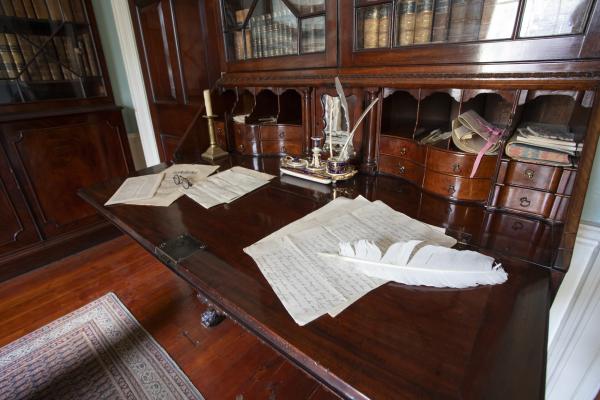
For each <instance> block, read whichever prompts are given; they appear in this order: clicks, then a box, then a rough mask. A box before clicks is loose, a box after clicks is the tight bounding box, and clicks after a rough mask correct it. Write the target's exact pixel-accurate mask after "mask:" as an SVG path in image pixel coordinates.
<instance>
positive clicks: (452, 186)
mask: <svg viewBox="0 0 600 400" xmlns="http://www.w3.org/2000/svg"><path fill="white" fill-rule="evenodd" d="M454 193H456V187H455V186H454V185H448V194H449V195H450V196H452V195H453V194H454Z"/></svg>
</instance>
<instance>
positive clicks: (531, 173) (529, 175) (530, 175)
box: [525, 168, 535, 181]
mask: <svg viewBox="0 0 600 400" xmlns="http://www.w3.org/2000/svg"><path fill="white" fill-rule="evenodd" d="M525 176H526V177H527V179H529V180H530V181H532V180H533V177H534V176H535V171H534V170H532V169H529V168H527V169H526V170H525Z"/></svg>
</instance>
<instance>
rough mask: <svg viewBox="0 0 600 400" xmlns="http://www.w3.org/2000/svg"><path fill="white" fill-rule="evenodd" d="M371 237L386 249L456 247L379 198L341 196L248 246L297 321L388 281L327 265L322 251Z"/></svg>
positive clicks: (336, 309)
mask: <svg viewBox="0 0 600 400" xmlns="http://www.w3.org/2000/svg"><path fill="white" fill-rule="evenodd" d="M364 238H369V239H370V240H372V241H373V242H374V243H376V244H377V245H378V246H379V247H381V248H383V249H385V248H388V247H389V246H390V245H391V244H393V243H395V242H399V241H407V240H411V239H415V240H425V241H428V242H429V243H433V244H437V245H440V246H444V247H452V246H454V245H455V244H456V240H455V239H453V238H451V237H449V236H447V235H445V234H444V233H443V230H441V229H440V228H437V227H433V226H430V225H427V224H424V223H422V222H420V221H417V220H414V219H412V218H410V217H408V216H407V215H404V214H402V213H400V212H397V211H395V210H393V209H392V208H390V207H389V206H387V205H386V204H384V203H383V202H381V201H376V202H370V201H368V200H367V199H365V198H363V197H360V196H359V197H358V198H356V199H354V200H350V199H346V198H343V197H340V198H338V199H336V200H334V201H332V202H330V203H329V204H327V205H326V206H324V207H322V208H320V209H319V210H317V211H315V212H313V213H311V214H309V215H307V216H306V217H304V218H302V219H300V220H298V221H296V222H294V223H292V224H290V225H287V226H286V227H284V228H282V229H280V230H279V231H277V232H275V233H273V234H271V235H269V236H267V237H266V238H264V239H262V240H261V241H259V242H257V243H255V244H253V245H252V246H250V247H247V248H245V249H244V251H245V252H246V253H247V254H248V255H250V256H251V257H252V258H253V259H254V261H255V262H256V264H257V265H258V267H259V269H260V270H261V272H262V274H263V275H264V276H265V278H266V279H267V281H268V282H269V284H270V285H271V287H272V288H273V290H274V292H275V294H276V295H277V296H278V297H279V299H280V300H281V302H282V304H283V305H284V307H285V308H286V310H287V311H288V312H289V313H290V315H291V316H292V318H293V319H294V321H296V323H298V324H299V325H305V324H307V323H308V322H310V321H312V320H314V319H316V318H318V317H320V316H321V315H324V314H329V315H331V316H336V315H338V314H339V313H340V312H342V311H343V310H344V309H345V308H346V307H348V306H349V305H350V304H352V303H353V302H355V301H356V300H358V299H360V298H361V297H362V296H364V295H365V294H367V293H368V292H370V291H371V290H373V289H375V288H377V287H379V286H380V285H382V284H384V283H386V282H387V281H386V280H384V279H377V278H373V277H370V276H368V275H365V274H364V273H361V272H360V271H353V270H350V269H347V268H340V267H338V266H331V265H328V263H327V262H325V261H324V260H323V259H322V258H321V257H320V256H319V253H334V252H337V250H338V246H339V243H340V242H344V241H347V242H351V241H356V240H360V239H364Z"/></svg>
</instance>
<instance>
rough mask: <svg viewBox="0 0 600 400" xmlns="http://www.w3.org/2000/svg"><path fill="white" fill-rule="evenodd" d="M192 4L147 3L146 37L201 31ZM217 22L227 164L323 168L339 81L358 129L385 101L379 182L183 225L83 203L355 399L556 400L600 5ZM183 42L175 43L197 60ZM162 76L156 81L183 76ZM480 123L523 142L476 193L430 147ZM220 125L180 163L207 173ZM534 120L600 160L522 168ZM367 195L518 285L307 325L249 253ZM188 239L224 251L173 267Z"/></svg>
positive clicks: (377, 119)
mask: <svg viewBox="0 0 600 400" xmlns="http://www.w3.org/2000/svg"><path fill="white" fill-rule="evenodd" d="M188 3H189V2H186V1H181V2H179V1H178V2H171V1H137V2H135V1H132V2H131V4H132V10H134V11H135V13H136V14H134V15H137V16H138V17H137V18H138V21H139V20H140V18H141V17H140V16H144V15H146V16H148V15H151V14H152V13H155V14H157V15H159V14H160V15H163V14H164V15H167V16H174V17H173V18H172V19H168V18H167V20H169V21H175V25H176V26H177V27H178V29H177V30H175V31H177V32H182V31H184V29H183V28H184V27H185V24H184V23H183V22H182V20H178V17H177V15H178V7H179V6H180V4H188ZM178 4H179V5H178ZM189 4H191V3H189ZM189 4H188V5H189ZM181 7H183V6H181ZM161 13H162V14H161ZM200 13H201V16H202V17H201V21H202V24H201V27H202V29H203V30H204V35H205V37H208V38H211V42H210V44H208V43H205V45H206V46H214V47H215V49H214V52H209V54H212V57H211V58H210V59H209V60H208V61H209V63H210V64H211V66H212V67H214V65H215V64H216V63H218V65H219V67H220V70H221V76H220V77H219V78H218V79H216V80H215V84H214V87H213V91H212V100H213V101H212V102H213V110H214V112H215V114H217V115H218V118H217V120H216V122H215V124H216V133H217V138H218V141H219V143H220V145H221V146H222V147H224V148H226V149H228V150H229V152H230V153H231V154H230V156H229V157H228V158H225V159H224V160H221V161H219V164H220V165H221V166H222V167H223V168H227V167H229V166H231V165H243V166H246V167H249V168H255V169H259V170H264V171H267V172H271V173H275V174H277V173H278V165H279V157H281V156H282V155H286V154H292V155H302V154H307V153H308V151H309V146H310V138H311V137H313V136H323V135H324V132H325V130H326V126H325V125H326V118H325V110H324V104H325V99H326V98H327V97H326V96H333V97H335V96H336V93H335V89H334V88H333V79H334V77H336V76H339V77H340V79H341V81H342V83H343V85H344V90H345V92H346V93H345V94H346V96H347V98H348V104H349V109H348V113H349V116H350V119H351V120H352V121H355V120H356V118H357V117H358V116H359V115H360V113H361V112H362V111H363V110H364V108H365V107H366V106H367V105H368V104H369V103H370V102H371V101H372V100H374V99H375V98H378V99H379V101H378V103H377V105H376V106H375V108H374V111H373V113H371V114H370V115H369V117H368V118H367V119H366V120H365V121H364V123H363V124H362V126H361V128H360V129H359V131H358V133H357V135H356V136H355V137H354V140H353V143H352V144H353V148H354V157H353V161H354V162H355V163H356V164H357V165H358V166H359V167H360V170H361V174H359V176H357V177H356V178H355V179H354V180H352V181H350V182H348V183H345V184H341V185H338V186H336V187H329V186H322V185H318V184H309V183H307V182H305V181H301V180H298V179H295V178H291V177H279V178H277V179H275V180H274V181H273V182H271V183H270V184H269V185H267V186H266V187H265V188H263V189H259V190H257V191H255V192H253V193H251V194H249V195H247V196H245V197H243V198H241V199H238V200H236V201H235V202H233V203H231V204H229V205H227V206H219V207H215V208H213V209H210V210H205V209H203V208H201V207H199V206H198V205H196V204H195V203H193V202H192V201H191V200H189V199H187V198H182V199H180V200H178V201H177V202H176V203H174V204H173V205H172V206H170V207H168V208H166V209H158V208H152V207H133V206H115V207H104V206H103V204H104V202H105V201H106V199H107V198H108V197H110V195H111V194H112V193H113V192H114V190H116V188H117V187H118V185H119V184H120V182H121V181H122V180H113V181H109V182H105V183H103V184H100V185H96V186H93V187H91V188H88V189H85V190H83V191H82V192H81V196H82V197H84V198H85V199H86V200H87V201H88V202H90V203H91V204H92V205H94V206H95V207H96V208H97V209H98V210H99V211H100V212H101V213H102V214H104V215H105V216H106V217H107V218H108V219H109V220H111V221H112V222H113V223H114V224H116V225H117V226H118V227H120V228H121V229H122V230H124V231H125V232H126V233H128V234H130V235H131V236H132V237H133V238H135V239H136V240H137V241H138V242H139V243H141V244H142V245H143V246H144V247H145V248H146V249H147V250H148V251H151V252H153V253H156V254H157V257H159V259H161V260H162V261H163V262H164V263H165V264H166V265H167V266H168V267H169V268H171V269H172V270H173V271H174V272H175V273H177V274H178V275H180V276H181V277H183V278H184V279H185V280H187V281H188V282H189V283H190V284H191V285H192V286H193V287H194V288H196V289H197V291H198V293H199V297H200V298H201V299H202V300H204V301H206V302H208V303H209V304H211V305H212V306H214V307H215V309H217V310H218V311H219V312H222V313H224V314H226V315H227V316H228V317H230V318H231V319H232V320H234V321H236V322H237V323H239V324H240V325H242V326H243V327H244V328H246V329H247V330H249V331H250V332H252V333H253V334H255V335H256V336H257V337H259V338H260V339H261V340H263V341H265V342H266V343H267V344H269V345H270V346H272V347H273V348H274V349H276V350H277V351H278V352H280V353H281V354H283V355H284V356H285V357H287V358H288V359H289V360H290V361H291V362H293V363H294V364H295V365H296V366H298V367H299V368H301V369H302V370H304V371H305V372H306V373H307V374H309V375H310V376H311V377H313V378H314V379H316V380H317V381H318V382H320V383H321V384H322V385H323V386H324V387H326V388H327V389H328V390H330V391H331V392H332V394H333V395H335V396H339V397H342V398H361V399H362V398H376V399H380V398H394V399H398V398H469V399H470V398H499V399H500V398H502V399H505V398H511V399H512V398H514V399H520V398H523V399H531V398H543V397H544V384H545V363H546V344H547V343H546V341H547V324H548V312H549V307H550V304H551V301H552V296H553V293H554V292H555V290H556V289H557V287H558V286H559V285H560V282H561V280H562V277H563V276H564V274H565V272H566V271H567V269H568V266H569V263H570V260H571V253H572V251H573V245H574V242H575V236H576V233H577V228H578V225H579V220H580V216H581V209H582V206H583V202H584V198H585V193H586V189H587V184H588V180H589V175H590V171H591V168H592V163H593V158H594V154H595V150H596V145H597V141H598V135H599V131H600V109H599V104H600V103H599V99H598V93H597V89H598V84H599V83H600V4H599V3H598V1H594V0H573V1H561V0H552V1H541V0H435V1H429V0H417V1H414V0H398V1H391V0H338V1H336V0H212V1H206V2H204V3H202V7H201V10H200ZM161 29H163V30H166V29H167V27H166V25H164V24H163V25H162V27H161ZM177 32H176V34H179V33H177ZM154 33H156V32H154ZM169 35H171V33H169ZM169 35H167V34H164V35H162V36H163V37H169ZM156 37H158V35H156ZM138 39H139V38H138ZM186 40H189V37H188V38H186ZM170 41H171V39H169V41H167V42H164V43H163V47H164V48H168V49H171V50H174V51H175V52H177V50H176V47H171V46H170V44H169V43H170ZM166 53H169V52H166ZM166 53H165V54H166ZM169 54H171V53H169ZM217 56H218V59H217ZM165 63H168V60H166V61H165ZM179 67H183V69H184V70H185V62H183V63H180V64H179ZM173 70H176V69H173ZM180 70H181V68H180ZM158 72H159V71H158ZM158 72H157V71H154V72H152V71H150V73H149V74H147V76H146V79H150V78H151V79H152V80H157V79H161V77H165V79H169V77H170V76H171V75H169V74H162V75H161V74H159V73H158ZM160 85H162V86H161V87H165V86H164V85H165V82H154V86H155V87H158V86H160ZM172 87H174V88H175V89H174V90H175V92H177V90H179V89H178V86H172ZM151 91H152V89H150V92H151ZM151 94H152V93H151ZM467 110H475V111H476V112H478V113H479V114H480V115H482V116H483V117H484V118H486V119H487V120H488V121H490V122H492V123H494V124H496V125H497V126H501V127H503V129H504V134H503V136H502V138H501V141H502V145H501V146H500V151H499V152H498V154H497V155H490V156H485V157H484V158H483V159H482V161H481V164H480V166H479V168H478V170H477V173H476V174H475V176H473V177H472V178H471V177H470V172H471V168H472V166H473V163H474V160H475V155H474V154H469V153H465V152H462V151H460V150H459V149H458V148H456V147H455V146H454V145H453V144H452V142H451V141H449V140H448V141H445V142H441V143H437V144H435V145H423V144H420V142H419V141H418V140H417V138H418V137H419V135H420V134H421V133H423V132H429V131H431V130H433V129H436V128H439V129H443V130H449V129H450V128H451V124H452V121H453V120H454V119H455V118H456V116H457V115H459V114H460V113H462V112H465V111H467ZM202 113H203V109H202V107H201V106H199V107H198V113H197V115H196V117H195V118H191V119H190V123H189V124H188V126H187V127H186V129H185V134H184V136H183V139H182V140H181V142H180V143H179V145H178V147H177V148H176V150H175V151H174V152H173V156H172V158H173V159H174V161H175V162H199V161H200V160H201V158H200V154H201V153H202V152H203V151H204V150H205V148H206V147H207V144H208V133H207V128H206V125H205V121H204V120H203V119H202V118H201V117H200V116H201V115H202ZM522 122H538V123H549V124H560V125H565V126H568V127H569V128H570V130H571V131H572V132H573V133H574V136H575V140H576V141H577V142H579V143H582V145H583V149H582V151H581V153H580V154H579V156H578V157H575V158H574V159H573V162H572V164H571V165H569V166H561V167H558V166H552V165H543V164H536V163H526V162H520V161H516V160H513V159H511V158H510V157H508V156H507V155H506V153H505V150H504V147H505V146H504V144H505V143H506V141H507V140H508V139H509V138H510V136H511V135H512V134H513V132H514V131H515V129H516V128H517V127H518V126H519V125H520V124H521V123H522ZM161 168H164V166H158V167H156V168H154V169H151V170H149V172H152V171H156V170H160V169H161ZM359 194H360V195H363V196H365V197H367V198H368V199H370V200H377V199H380V200H383V201H385V202H386V203H387V204H389V205H390V206H392V207H394V208H395V209H397V210H399V211H402V212H404V213H406V214H408V215H410V216H412V217H414V218H417V219H419V220H422V221H424V222H427V223H430V224H434V225H437V226H441V227H444V228H446V232H447V233H448V234H450V235H452V236H454V237H456V238H457V239H458V241H459V245H458V246H459V247H460V248H470V249H476V250H478V251H481V252H483V253H486V254H489V255H493V256H494V257H495V258H496V259H498V260H500V261H502V263H503V266H504V267H505V268H506V269H507V271H508V273H509V280H508V282H507V283H505V284H503V285H498V286H492V287H485V286H484V287H477V288H472V289H468V290H440V289H430V288H424V287H410V286H404V285H393V284H388V285H385V286H384V287H381V288H379V289H377V290H375V291H373V292H372V293H369V294H368V295H367V296H365V297H364V298H362V299H361V300H359V301H358V302H356V303H355V304H353V305H352V306H351V307H350V308H349V309H348V310H346V311H345V312H344V313H342V314H341V315H340V316H338V317H336V318H330V317H327V316H325V317H322V318H319V319H318V320H316V321H313V322H312V323H310V324H308V325H306V326H304V327H299V326H297V325H296V324H295V323H294V322H293V320H292V319H291V318H290V317H289V315H287V313H286V312H285V309H283V307H282V306H281V304H280V303H279V301H278V300H277V298H276V296H275V295H274V293H273V291H272V289H271V288H270V286H269V285H268V283H267V282H266V281H265V279H264V278H263V277H262V275H261V274H260V272H259V271H258V268H257V267H256V265H255V264H254V263H253V261H252V260H251V259H250V258H249V257H248V256H247V255H245V254H244V253H243V252H242V249H243V248H244V247H246V246H248V245H250V244H252V243H254V242H255V241H257V240H259V239H261V238H262V237H264V236H266V235H267V234H269V233H271V232H273V231H275V230H277V229H279V228H281V227H283V226H285V225H286V224H288V223H290V222H292V221H294V220H296V219H297V218H300V217H302V216H303V215H306V214H307V213H309V212H311V211H313V210H315V209H317V208H319V207H321V206H322V205H324V204H326V203H327V202H328V201H330V200H331V199H333V198H335V197H337V196H348V197H353V196H356V195H359ZM184 233H187V234H189V235H192V236H193V237H195V238H196V239H197V240H198V241H200V242H202V243H203V244H205V245H206V247H205V248H204V249H194V248H192V249H187V251H184V252H183V253H181V254H179V255H178V256H177V257H169V256H166V257H165V254H163V252H161V250H160V248H161V244H162V243H167V242H168V241H170V240H173V239H174V238H177V237H178V236H179V235H181V234H184Z"/></svg>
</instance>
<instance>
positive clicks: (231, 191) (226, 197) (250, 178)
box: [179, 166, 274, 208]
mask: <svg viewBox="0 0 600 400" xmlns="http://www.w3.org/2000/svg"><path fill="white" fill-rule="evenodd" d="M273 178H274V176H273V175H269V174H265V173H263V172H258V171H254V170H251V169H247V168H243V167H237V166H236V167H233V168H231V169H228V170H226V171H223V172H220V173H218V174H216V175H213V176H211V177H209V178H207V179H203V180H201V181H199V182H197V183H196V184H194V185H193V186H191V187H189V188H187V189H184V188H180V189H179V190H180V191H181V193H183V194H185V195H186V196H188V197H189V198H190V199H192V200H194V201H195V202H196V203H198V204H200V205H201V206H202V207H204V208H211V207H214V206H216V205H219V204H223V203H231V202H232V201H234V200H235V199H237V198H240V197H242V196H244V195H246V194H248V193H250V192H252V191H254V190H256V189H258V188H259V187H261V186H263V185H266V184H267V183H269V181H270V180H271V179H273Z"/></svg>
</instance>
